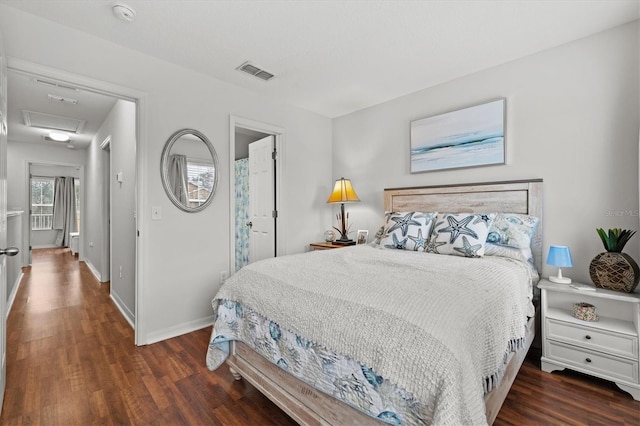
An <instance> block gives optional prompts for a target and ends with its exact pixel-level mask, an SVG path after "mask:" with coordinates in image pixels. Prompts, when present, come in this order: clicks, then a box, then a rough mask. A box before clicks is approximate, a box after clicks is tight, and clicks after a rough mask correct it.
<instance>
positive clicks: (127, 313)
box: [109, 292, 135, 329]
mask: <svg viewBox="0 0 640 426" xmlns="http://www.w3.org/2000/svg"><path fill="white" fill-rule="evenodd" d="M109 298H110V299H111V300H112V301H113V303H114V305H116V308H118V310H119V311H120V313H121V314H122V316H123V317H124V319H125V320H127V322H128V323H129V325H130V326H131V328H133V329H135V316H134V315H133V312H131V311H130V310H129V309H128V308H127V305H126V304H125V303H124V302H123V301H122V299H120V297H119V296H118V295H117V294H116V293H114V292H110V294H109Z"/></svg>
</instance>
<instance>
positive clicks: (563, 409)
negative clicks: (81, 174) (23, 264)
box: [0, 249, 640, 426]
mask: <svg viewBox="0 0 640 426" xmlns="http://www.w3.org/2000/svg"><path fill="white" fill-rule="evenodd" d="M33 262H34V263H33V265H32V266H31V267H30V268H25V275H24V278H23V280H22V283H21V285H20V288H19V289H18V292H17V295H16V299H15V302H14V305H13V307H12V310H11V313H10V315H9V318H8V321H7V385H6V393H5V399H4V405H3V408H2V414H1V415H0V425H88V424H103V425H150V424H159V425H232V426H233V425H242V426H244V425H293V424H295V423H294V422H293V420H292V419H291V418H289V417H288V416H287V415H286V414H285V413H284V412H282V411H281V410H280V409H279V408H278V407H277V406H275V405H274V404H273V403H272V402H271V401H269V400H268V399H267V398H266V397H265V396H264V395H262V394H261V393H260V392H258V391H257V390H256V389H255V388H254V387H253V386H252V385H251V384H249V383H247V382H246V381H243V380H241V381H235V380H234V379H233V377H232V376H231V374H230V373H229V370H228V369H227V368H226V367H224V366H223V367H221V368H219V369H218V370H216V371H214V372H211V371H209V370H208V369H207V368H206V366H205V354H206V350H207V345H208V342H209V337H210V334H211V330H210V329H203V330H197V331H194V332H192V333H188V334H185V335H183V336H179V337H176V338H173V339H169V340H167V341H164V342H159V343H155V344H153V345H148V346H142V347H136V346H135V345H134V343H133V342H134V333H133V330H132V329H131V327H130V326H129V324H128V323H127V322H126V321H125V320H124V318H123V317H122V315H121V314H120V312H119V311H118V310H117V309H116V307H115V306H114V304H113V303H112V302H111V299H110V298H109V284H108V283H105V284H100V283H98V282H97V281H96V280H95V278H94V277H93V275H92V274H91V272H90V271H89V269H88V268H87V267H86V265H84V264H83V263H81V262H78V260H77V258H75V257H74V256H71V254H70V253H69V251H68V250H65V249H56V250H34V252H33ZM495 424H496V425H635V426H638V425H640V402H638V401H634V400H633V399H632V398H631V397H630V396H629V395H628V394H626V393H625V392H623V391H621V390H620V389H618V388H617V387H616V386H615V384H612V383H610V382H607V381H604V380H599V379H595V378H592V377H589V376H586V375H582V374H579V373H575V372H571V371H562V372H554V373H552V374H549V373H545V372H543V371H541V370H540V368H539V357H536V356H534V355H530V356H528V357H527V359H526V360H525V362H524V364H523V366H522V368H521V370H520V372H519V373H518V376H517V377H516V380H515V382H514V384H513V386H512V388H511V391H510V393H509V395H508V396H507V399H506V400H505V403H504V405H503V407H502V410H501V411H500V413H499V414H498V418H497V419H496V422H495Z"/></svg>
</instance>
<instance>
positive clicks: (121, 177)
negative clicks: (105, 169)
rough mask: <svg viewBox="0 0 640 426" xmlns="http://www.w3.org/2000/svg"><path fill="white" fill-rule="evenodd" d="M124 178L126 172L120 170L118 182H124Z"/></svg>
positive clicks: (117, 177)
mask: <svg viewBox="0 0 640 426" xmlns="http://www.w3.org/2000/svg"><path fill="white" fill-rule="evenodd" d="M123 178H124V174H123V173H122V172H118V173H116V180H117V181H118V182H120V183H122V181H123Z"/></svg>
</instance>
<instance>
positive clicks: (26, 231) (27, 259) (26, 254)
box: [22, 160, 85, 265]
mask: <svg viewBox="0 0 640 426" xmlns="http://www.w3.org/2000/svg"><path fill="white" fill-rule="evenodd" d="M34 165H35V166H37V165H42V166H51V167H55V166H61V167H78V169H79V173H78V176H79V179H80V206H79V207H80V229H78V231H79V232H80V235H83V232H84V220H82V218H83V217H84V214H85V205H84V198H85V193H84V189H85V188H84V187H85V185H84V183H83V182H84V164H77V163H62V162H60V161H30V160H26V161H25V179H26V184H25V188H26V189H27V190H26V193H25V204H24V205H25V209H26V210H25V212H26V213H27V214H26V220H25V223H23V224H22V229H23V230H22V247H23V252H22V262H23V264H24V265H31V233H32V232H33V231H32V230H31V166H34ZM78 243H79V246H78V260H79V261H83V260H84V244H83V242H82V239H80V241H78Z"/></svg>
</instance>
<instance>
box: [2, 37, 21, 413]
mask: <svg viewBox="0 0 640 426" xmlns="http://www.w3.org/2000/svg"><path fill="white" fill-rule="evenodd" d="M6 247H7V60H6V57H5V55H4V48H3V45H2V34H0V253H1V254H0V360H1V361H0V362H1V363H2V365H1V366H0V368H1V371H0V409H1V407H2V405H1V404H2V401H3V400H4V387H5V384H6V381H7V365H6V356H5V355H6V353H7V337H6V332H7V331H6V329H7V315H6V311H7V269H6V267H7V256H5V248H6ZM16 254H17V250H14V251H12V252H11V255H14V256H15V255H16Z"/></svg>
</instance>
